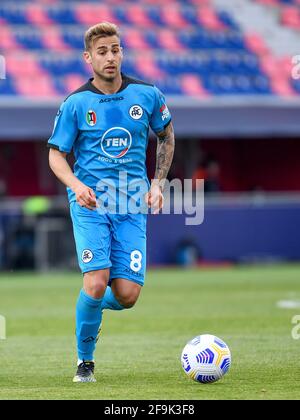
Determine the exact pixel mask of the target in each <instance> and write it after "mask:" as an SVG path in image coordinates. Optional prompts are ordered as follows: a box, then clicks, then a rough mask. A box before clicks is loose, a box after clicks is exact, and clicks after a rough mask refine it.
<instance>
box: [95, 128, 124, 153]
mask: <svg viewBox="0 0 300 420" xmlns="http://www.w3.org/2000/svg"><path fill="white" fill-rule="evenodd" d="M131 144H132V136H131V134H130V132H129V131H128V130H126V128H123V127H113V128H110V129H109V130H107V131H106V132H105V133H104V134H103V136H102V138H101V149H102V151H103V153H104V154H105V155H106V156H108V157H109V158H113V159H120V158H121V157H123V156H125V155H126V153H127V152H128V150H129V149H130V147H131Z"/></svg>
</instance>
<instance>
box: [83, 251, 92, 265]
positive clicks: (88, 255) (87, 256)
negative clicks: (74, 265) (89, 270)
mask: <svg viewBox="0 0 300 420" xmlns="http://www.w3.org/2000/svg"><path fill="white" fill-rule="evenodd" d="M93 258H94V254H93V253H92V251H91V250H90V249H84V250H83V251H82V254H81V259H82V261H83V262H84V263H85V264H86V263H89V262H90V261H92V259H93Z"/></svg>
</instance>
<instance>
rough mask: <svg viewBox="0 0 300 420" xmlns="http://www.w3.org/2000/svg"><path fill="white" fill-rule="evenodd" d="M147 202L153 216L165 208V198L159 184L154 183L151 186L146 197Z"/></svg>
mask: <svg viewBox="0 0 300 420" xmlns="http://www.w3.org/2000/svg"><path fill="white" fill-rule="evenodd" d="M145 201H146V204H147V205H148V207H149V208H151V213H153V214H158V213H159V211H160V209H162V208H163V205H164V196H163V193H162V190H161V187H160V185H159V184H158V183H156V182H153V183H152V184H151V188H150V190H149V191H148V192H147V194H146V195H145Z"/></svg>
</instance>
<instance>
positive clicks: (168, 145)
mask: <svg viewBox="0 0 300 420" xmlns="http://www.w3.org/2000/svg"><path fill="white" fill-rule="evenodd" d="M157 136H158V143H157V154H156V170H155V175H154V178H155V179H156V180H158V181H162V184H163V183H164V180H165V179H166V177H167V175H168V172H169V169H170V166H171V163H172V160H173V155H174V148H175V137H174V129H173V125H172V123H170V124H169V125H168V126H167V127H166V128H165V129H164V130H163V131H161V132H160V133H157ZM162 187H163V185H162Z"/></svg>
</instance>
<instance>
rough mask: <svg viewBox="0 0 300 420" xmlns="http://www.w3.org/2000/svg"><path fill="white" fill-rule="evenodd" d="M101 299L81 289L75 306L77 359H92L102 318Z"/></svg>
mask: <svg viewBox="0 0 300 420" xmlns="http://www.w3.org/2000/svg"><path fill="white" fill-rule="evenodd" d="M102 300H103V298H101V299H95V298H93V297H92V296H89V295H88V294H86V293H85V291H84V290H83V289H82V290H81V291H80V293H79V297H78V300H77V306H76V338H77V351H78V359H80V360H93V357H94V350H95V347H96V340H97V334H98V329H99V326H100V323H101V320H102V309H101V304H102Z"/></svg>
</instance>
